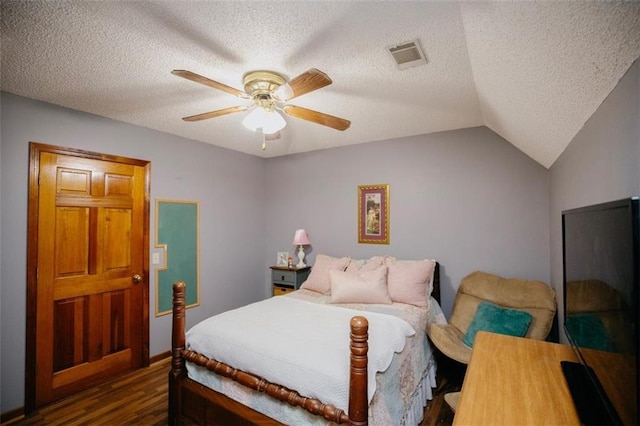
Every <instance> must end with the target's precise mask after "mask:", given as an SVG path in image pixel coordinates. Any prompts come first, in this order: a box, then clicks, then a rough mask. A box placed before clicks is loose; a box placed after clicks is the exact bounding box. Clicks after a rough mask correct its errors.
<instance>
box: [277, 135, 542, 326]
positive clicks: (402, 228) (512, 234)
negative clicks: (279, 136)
mask: <svg viewBox="0 0 640 426" xmlns="http://www.w3.org/2000/svg"><path fill="white" fill-rule="evenodd" d="M265 181H266V188H265V191H266V194H267V198H268V200H269V202H268V203H267V206H266V223H267V224H268V226H267V228H266V253H265V256H266V257H267V259H268V260H269V261H271V262H275V259H276V253H277V252H278V251H289V252H290V253H293V252H294V247H293V246H292V245H291V242H292V239H293V234H294V231H295V229H297V228H305V229H306V230H307V232H308V234H309V239H310V240H311V243H312V247H311V249H312V250H311V252H310V253H309V255H308V257H307V258H308V260H309V261H308V262H307V263H310V264H313V260H314V258H315V255H316V254H318V253H323V254H328V255H332V256H352V257H355V258H366V257H370V256H372V255H381V254H389V255H394V256H396V257H398V258H403V259H420V258H433V259H436V260H438V261H439V262H440V263H441V266H442V268H441V277H442V298H443V308H444V310H445V313H447V314H449V312H450V311H451V305H452V302H453V297H454V295H455V292H456V290H457V288H458V284H459V282H460V280H461V279H462V278H463V277H464V276H466V275H467V274H469V273H471V272H473V271H475V270H484V271H488V272H493V273H496V274H500V275H503V276H517V277H523V278H528V279H540V280H543V281H545V282H548V279H549V240H548V235H549V233H548V229H549V228H548V227H549V222H548V208H549V206H548V195H547V186H548V181H547V170H546V169H545V168H543V167H542V166H540V165H539V164H538V163H536V162H534V161H533V160H531V159H530V158H529V157H527V156H525V155H524V154H522V153H521V152H520V151H519V150H517V149H516V148H515V147H513V145H511V144H509V143H508V142H506V141H505V140H504V139H502V138H501V137H499V136H497V135H496V134H495V133H493V132H492V131H491V130H489V129H487V128H486V127H478V128H472V129H465V130H456V131H449V132H442V133H435V134H430V135H423V136H416V137H409V138H403V139H396V140H389V141H384V142H373V143H367V144H364V145H355V146H348V147H343V148H334V149H329V150H323V151H315V152H310V153H305V154H297V155H290V156H285V157H277V158H272V159H269V160H267V167H266V180H265ZM366 184H389V185H390V196H389V198H390V216H391V221H390V230H389V234H390V244H389V245H378V244H358V234H357V189H358V185H366Z"/></svg>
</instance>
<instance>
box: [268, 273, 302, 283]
mask: <svg viewBox="0 0 640 426" xmlns="http://www.w3.org/2000/svg"><path fill="white" fill-rule="evenodd" d="M271 280H272V281H273V282H274V283H285V284H291V285H294V286H295V285H296V271H282V270H272V271H271Z"/></svg>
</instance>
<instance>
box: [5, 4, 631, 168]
mask: <svg viewBox="0 0 640 426" xmlns="http://www.w3.org/2000/svg"><path fill="white" fill-rule="evenodd" d="M0 12H1V19H2V27H1V37H2V38H1V42H2V44H1V49H2V57H1V60H2V62H1V65H2V73H1V89H2V90H3V91H6V92H10V93H14V94H17V95H21V96H25V97H29V98H33V99H37V100H42V101H46V102H50V103H53V104H57V105H61V106H64V107H68V108H72V109H76V110H80V111H86V112H89V113H92V114H97V115H100V116H104V117H109V118H112V119H115V120H119V121H123V122H127V123H132V124H135V125H139V126H143V127H147V128H152V129H157V130H160V131H163V132H167V133H171V134H175V135H179V136H183V137H186V138H190V139H194V140H198V141H202V142H206V143H210V144H213V145H217V146H221V147H225V148H229V149H233V150H237V151H241V152H245V153H249V154H253V155H257V156H261V157H273V156H279V155H286V154H290V153H298V152H305V151H313V150H318V149H324V148H330V147H337V146H345V145H350V144H358V143H365V142H372V141H378V140H385V139H391V138H397V137H403V136H411V135H418V134H426V133H432V132H439V131H445V130H453V129H461V128H467V127H475V126H482V125H484V126H487V127H489V128H490V129H492V130H493V131H494V132H496V133H497V134H499V135H500V136H502V137H503V138H505V139H506V140H508V141H509V142H510V143H512V144H513V145H514V146H516V147H517V148H518V149H520V150H521V151H522V152H524V153H525V154H527V155H528V156H530V157H531V158H533V159H534V160H535V161H537V162H538V163H540V164H541V165H543V166H545V167H550V166H551V164H553V162H554V161H555V160H556V158H557V157H558V156H559V155H560V154H561V153H562V151H563V150H564V149H565V148H566V146H567V145H568V144H569V142H570V141H571V139H572V138H573V137H574V136H575V134H576V133H577V132H578V131H579V130H580V129H581V127H582V126H583V125H584V123H585V121H586V120H587V119H588V118H589V117H590V116H591V115H592V114H593V112H594V111H595V110H596V109H597V108H598V106H599V105H600V104H601V103H602V102H603V100H604V99H605V98H606V96H607V95H608V94H609V93H610V92H611V90H612V89H613V88H614V87H615V85H616V84H617V83H618V81H619V80H620V78H621V77H622V76H623V74H624V73H625V72H626V70H627V69H628V68H629V67H630V66H631V64H632V63H633V62H634V61H635V60H636V59H637V58H638V57H639V56H640V3H639V2H637V1H633V2H602V1H596V2H592V1H575V2H574V1H572V2H565V1H557V2H556V1H542V2H533V1H522V2H502V1H500V2H471V1H469V2H467V1H464V2H457V1H438V2H436V1H346V0H345V1H264V2H263V1H117V2H116V1H84V0H82V1H80V0H73V1H41V0H35V1H7V0H2V6H1V10H0ZM409 40H417V41H418V43H419V45H420V46H421V47H422V50H423V51H424V54H425V56H426V58H427V63H426V64H425V65H421V66H416V67H411V68H407V69H403V70H400V69H398V68H397V66H396V64H395V62H394V61H393V59H392V57H391V55H390V54H389V52H388V50H387V48H388V47H389V46H394V45H398V44H401V43H403V42H406V41H409ZM310 68H317V69H319V70H322V71H323V72H325V73H326V74H328V75H329V77H330V78H331V79H332V80H333V83H332V84H331V85H329V86H327V87H324V88H322V89H318V90H315V91H313V92H310V93H307V94H305V95H302V96H300V97H298V98H295V99H294V100H293V101H291V103H292V104H295V105H298V106H302V107H305V108H309V109H313V110H317V111H321V112H323V113H327V114H331V115H335V116H339V117H344V118H346V119H348V120H350V121H351V127H350V128H349V129H348V130H346V131H344V132H342V131H338V130H334V129H332V128H329V127H325V126H322V125H318V124H314V123H312V122H309V121H305V120H301V119H297V118H293V117H290V116H287V115H285V120H286V122H287V126H286V127H285V128H284V129H283V131H282V132H281V137H280V139H278V140H275V141H270V142H267V149H266V150H262V149H261V145H262V135H261V134H259V133H254V132H251V131H249V130H247V129H246V128H244V127H243V126H242V125H241V121H242V119H243V118H244V116H245V115H246V114H247V112H239V113H234V114H228V115H224V116H220V117H216V118H211V119H208V120H202V121H198V122H185V121H183V120H182V119H181V118H182V117H185V116H190V115H194V114H199V113H203V112H207V111H213V110H217V109H222V108H227V107H231V106H236V105H247V104H248V101H247V100H243V99H239V98H237V97H234V96H232V95H230V94H228V93H225V92H223V91H220V90H216V89H213V88H211V87H207V86H205V85H202V84H198V83H195V82H192V81H189V80H186V79H183V78H179V77H177V76H175V75H172V74H171V71H172V70H175V69H185V70H190V71H192V72H195V73H197V74H200V75H202V76H205V77H208V78H210V79H213V80H216V81H218V82H221V83H223V84H225V85H228V86H231V87H235V88H237V89H241V90H242V89H243V84H242V77H243V75H244V74H245V73H246V72H248V71H252V70H261V69H266V70H273V71H277V72H279V73H281V74H283V75H284V76H285V77H286V78H287V79H291V78H293V77H295V76H297V75H299V74H301V73H303V72H305V71H307V70H308V69H310Z"/></svg>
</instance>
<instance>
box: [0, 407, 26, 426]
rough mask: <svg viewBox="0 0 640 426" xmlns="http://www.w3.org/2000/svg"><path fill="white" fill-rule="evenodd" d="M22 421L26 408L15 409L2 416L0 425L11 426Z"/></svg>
mask: <svg viewBox="0 0 640 426" xmlns="http://www.w3.org/2000/svg"><path fill="white" fill-rule="evenodd" d="M22 419H24V407H18V408H14V409H13V410H9V411H7V412H6V413H2V414H0V424H2V425H5V424H6V425H10V424H12V423H13V422H16V421H19V420H22Z"/></svg>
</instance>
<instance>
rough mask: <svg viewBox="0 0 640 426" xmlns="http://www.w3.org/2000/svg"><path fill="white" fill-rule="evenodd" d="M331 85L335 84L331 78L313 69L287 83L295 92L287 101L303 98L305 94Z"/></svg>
mask: <svg viewBox="0 0 640 426" xmlns="http://www.w3.org/2000/svg"><path fill="white" fill-rule="evenodd" d="M331 83H333V81H332V80H331V79H330V78H329V76H328V75H326V74H325V73H323V72H322V71H320V70H317V69H315V68H311V69H310V70H309V71H307V72H305V73H302V74H300V75H299V76H297V77H296V78H294V79H293V80H291V81H289V82H288V83H287V84H288V85H289V87H290V88H291V90H292V91H293V96H290V97H289V98H288V99H286V100H289V99H293V98H297V97H298V96H302V95H304V94H305V93H309V92H313V91H314V90H318V89H321V88H323V87H325V86H328V85H330V84H331Z"/></svg>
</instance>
